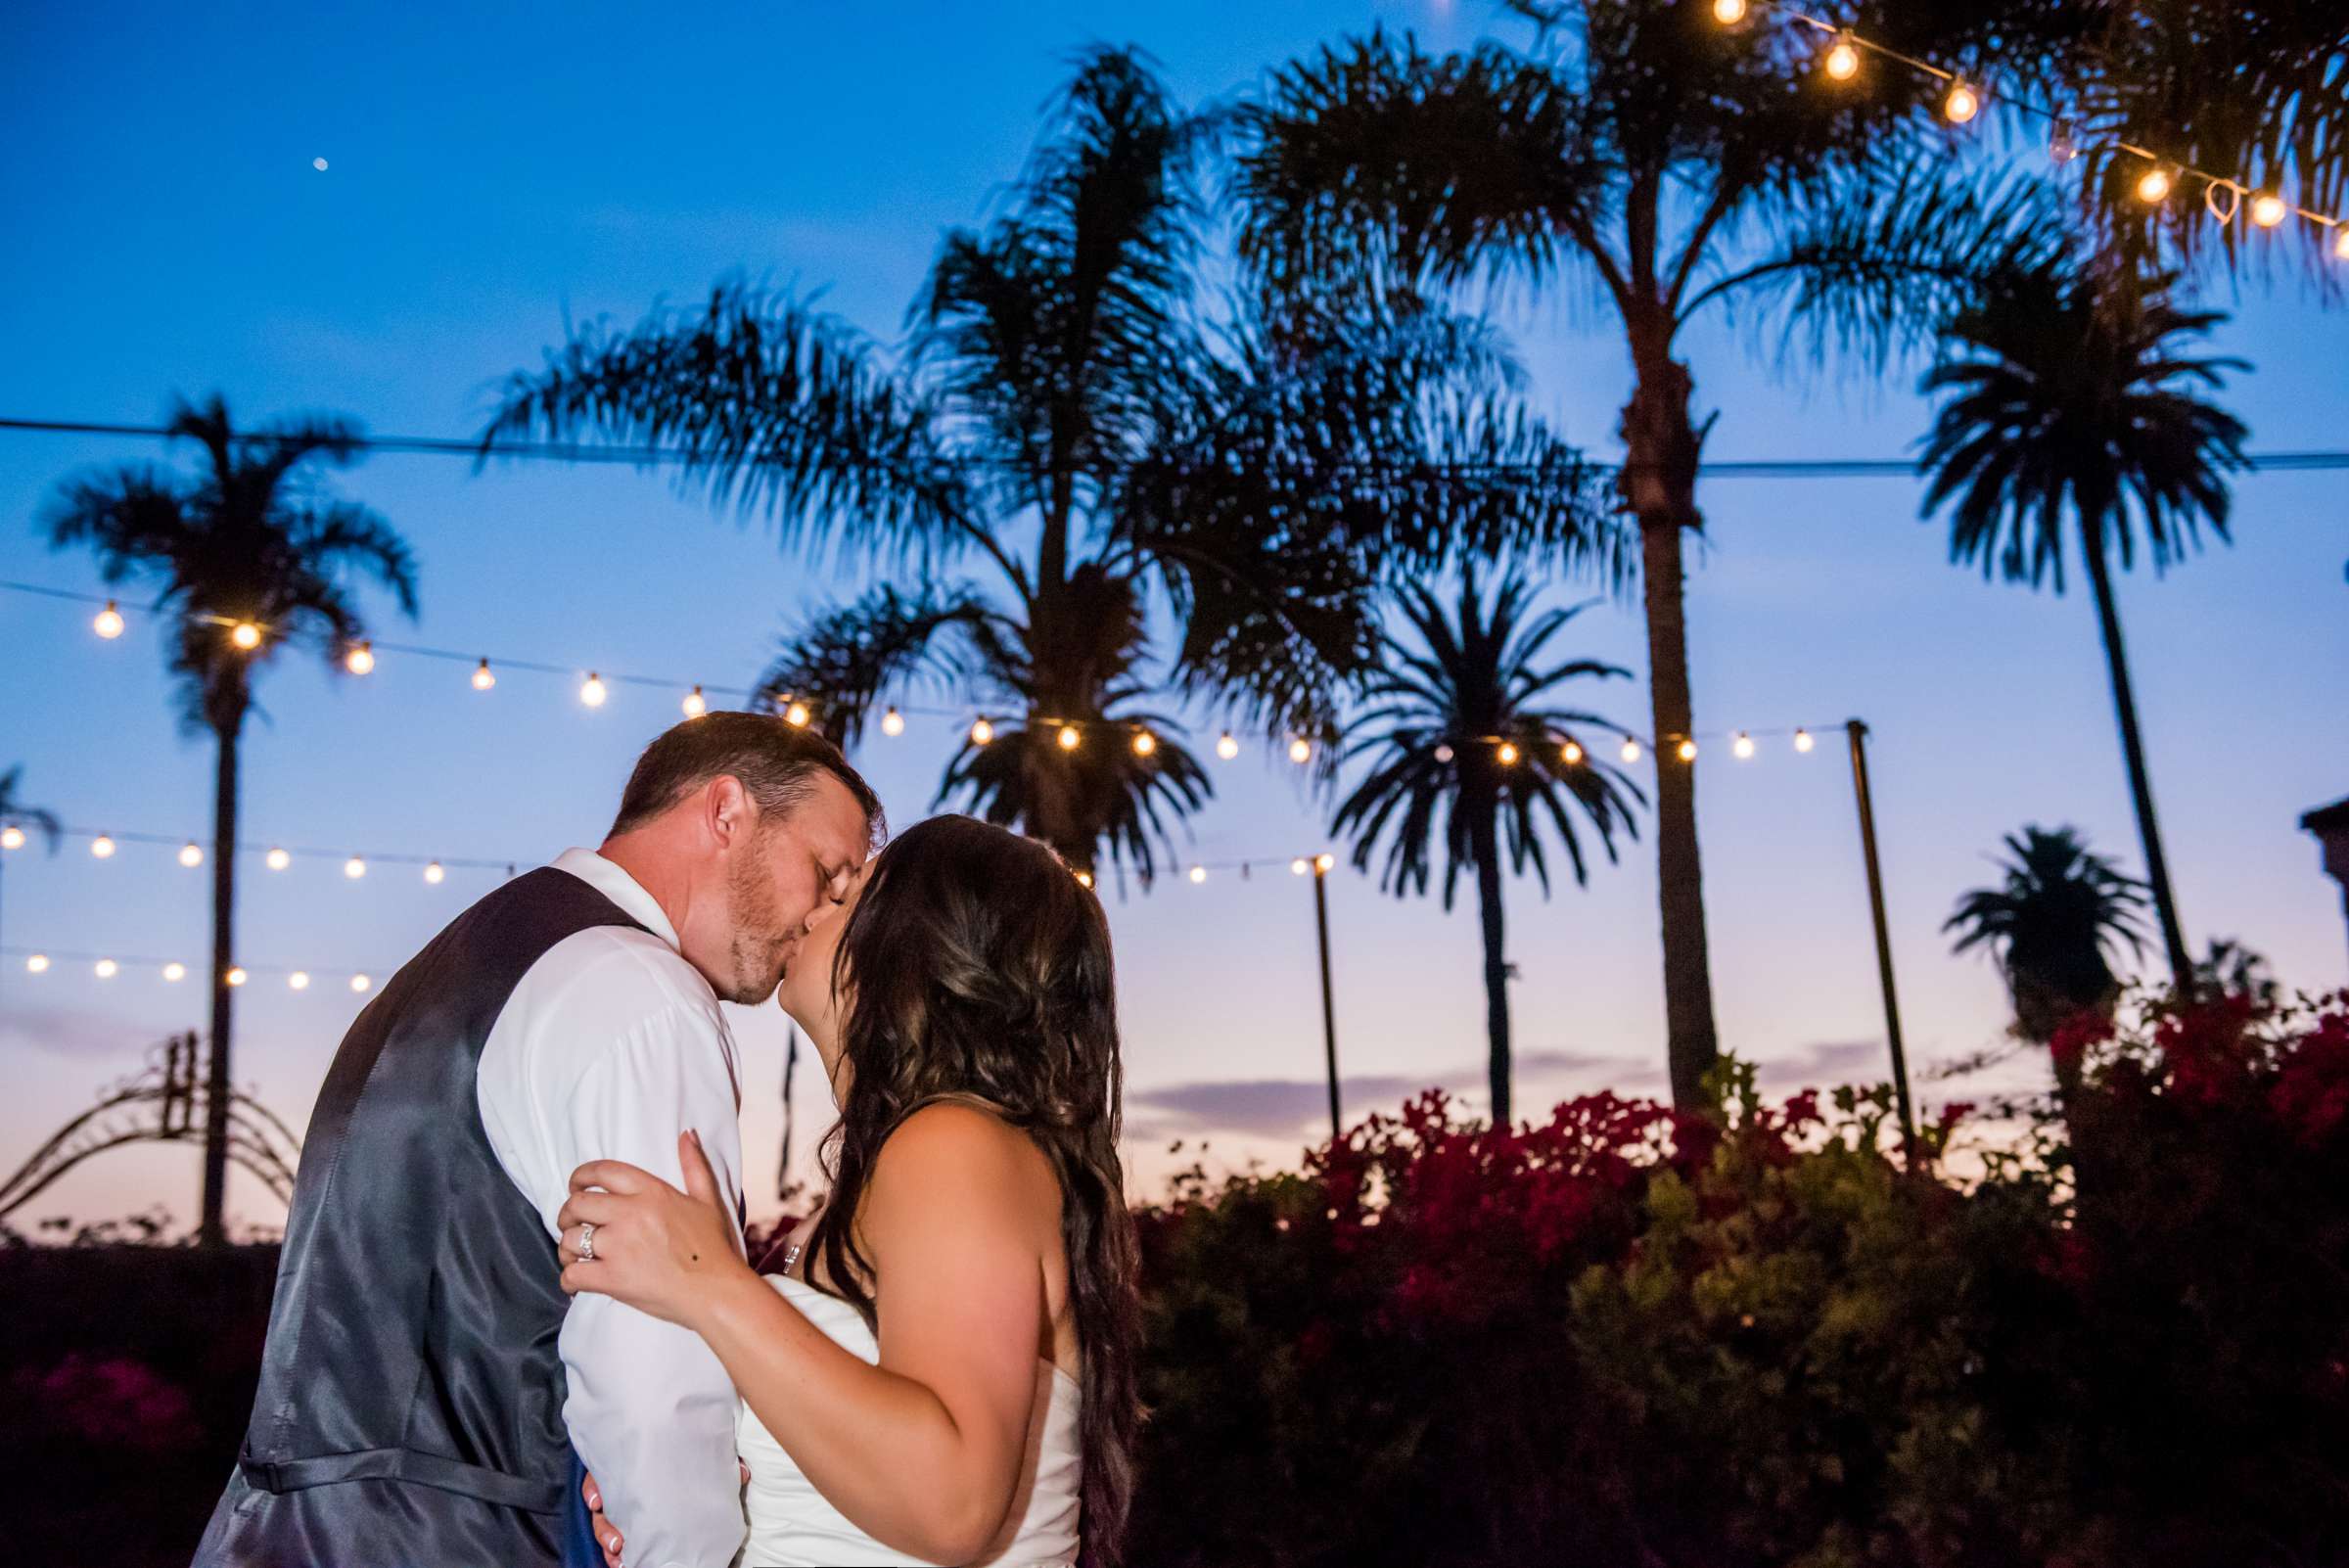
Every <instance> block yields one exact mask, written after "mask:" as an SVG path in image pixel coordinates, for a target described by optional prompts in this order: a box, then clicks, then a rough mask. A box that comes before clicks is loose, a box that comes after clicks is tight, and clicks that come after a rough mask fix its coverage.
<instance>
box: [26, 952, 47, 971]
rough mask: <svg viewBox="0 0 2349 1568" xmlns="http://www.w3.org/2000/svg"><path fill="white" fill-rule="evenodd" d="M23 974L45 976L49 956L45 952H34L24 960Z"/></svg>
mask: <svg viewBox="0 0 2349 1568" xmlns="http://www.w3.org/2000/svg"><path fill="white" fill-rule="evenodd" d="M24 972H25V973H26V974H28V975H45V974H47V973H48V972H49V955H48V954H47V953H45V952H36V953H34V954H33V955H32V956H31V957H29V958H27V959H25V960H24Z"/></svg>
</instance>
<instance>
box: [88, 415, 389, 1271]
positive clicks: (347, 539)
mask: <svg viewBox="0 0 2349 1568" xmlns="http://www.w3.org/2000/svg"><path fill="white" fill-rule="evenodd" d="M169 429H170V433H171V435H172V436H173V437H174V438H188V439H192V440H195V441H197V442H199V443H201V444H202V446H203V447H204V452H205V457H206V460H207V463H206V471H205V473H204V474H203V476H202V477H201V478H198V479H194V480H190V479H186V478H184V477H183V476H181V475H178V474H174V473H171V472H168V471H166V470H161V469H157V468H153V467H148V466H144V465H142V466H139V467H124V468H117V469H114V470H112V471H109V472H105V473H98V474H91V475H85V476H82V477H79V478H76V479H73V480H70V481H68V482H67V483H66V484H63V485H61V486H60V487H59V490H58V492H57V494H56V496H55V497H54V498H53V499H52V500H51V502H50V503H49V505H48V507H47V508H46V510H45V512H44V514H43V517H42V527H43V528H44V529H45V530H46V531H47V532H48V534H49V538H50V542H51V544H52V546H54V547H56V548H59V549H64V548H67V547H69V546H76V545H86V546H88V547H89V548H91V549H93V550H95V551H96V552H97V555H98V564H99V571H100V573H101V575H102V576H104V577H105V578H106V580H107V581H108V582H110V583H113V582H123V581H128V580H133V579H144V580H147V581H150V582H153V583H154V584H155V585H156V587H157V589H158V593H157V600H156V603H157V608H158V609H167V610H170V611H173V612H175V613H176V614H177V615H178V617H179V620H178V623H177V627H176V630H175V631H174V633H173V636H172V641H171V650H170V664H169V668H170V671H171V673H172V675H173V676H174V677H175V678H176V680H177V682H178V686H179V696H180V706H181V715H182V721H183V723H184V725H185V727H186V728H187V729H188V730H190V731H191V732H200V731H205V730H208V731H210V733H211V735H212V738H213V740H214V741H215V743H216V745H217V748H218V765H217V769H216V772H215V775H214V787H213V796H212V846H211V850H212V1028H211V1038H212V1052H211V1065H210V1072H209V1078H208V1084H207V1090H206V1111H205V1147H204V1218H203V1222H202V1227H201V1230H200V1234H201V1236H202V1238H203V1239H204V1240H205V1241H207V1242H215V1243H216V1242H218V1241H220V1240H221V1239H222V1235H223V1232H222V1228H221V1204H222V1199H223V1190H222V1189H223V1183H224V1181H225V1179H226V1176H227V1172H228V1108H229V1039H230V1008H229V1001H230V997H231V995H232V992H231V989H230V986H229V980H228V976H229V971H230V970H231V969H232V968H234V967H235V959H234V957H233V956H232V954H233V951H234V945H235V944H234V932H235V925H236V887H237V882H236V858H237V753H238V741H239V737H240V736H241V735H242V733H243V731H244V727H245V718H246V715H248V714H249V713H250V712H251V711H252V708H253V677H254V676H255V674H257V673H258V672H259V670H260V669H261V668H262V667H264V666H265V665H267V664H268V663H269V662H270V661H271V660H272V659H273V658H275V657H276V655H277V654H278V652H279V651H280V650H281V649H283V648H285V647H286V646H287V645H288V644H292V643H301V644H307V645H309V646H311V647H313V648H316V649H318V650H319V651H320V652H322V653H323V654H324V655H325V656H326V658H327V660H328V663H329V666H330V668H340V663H341V661H342V659H343V658H344V657H345V655H346V652H347V650H349V649H350V648H351V647H352V646H354V645H355V644H357V643H359V642H361V641H363V640H364V639H365V637H366V634H367V633H366V626H365V624H364V623H362V622H361V620H360V618H359V615H358V612H357V610H356V608H355V607H354V605H353V603H352V600H351V588H352V586H353V585H354V584H355V582H356V581H357V580H360V579H372V580H374V581H375V582H377V583H379V584H381V585H382V586H383V587H385V588H388V589H389V590H391V593H392V595H393V596H394V598H396V599H397V601H398V603H399V607H400V609H401V611H402V612H404V613H405V614H406V615H407V616H409V617H410V618H411V619H413V618H414V616H415V614H416V571H415V564H414V561H413V560H412V559H411V557H410V555H409V553H408V547H407V545H406V543H405V542H403V541H402V540H401V539H400V537H399V535H398V534H396V533H394V532H393V531H392V530H391V526H390V525H389V524H388V523H386V522H385V521H384V520H383V519H382V518H381V517H378V516H377V515H376V514H375V513H374V512H372V511H370V510H368V509H367V508H366V507H364V506H360V505H358V504H357V503H355V502H351V501H340V500H336V499H334V498H333V497H332V496H330V495H327V494H325V493H324V492H323V491H322V490H321V489H320V488H319V487H318V486H317V485H316V484H313V483H311V481H310V479H309V471H310V469H312V468H314V467H315V466H316V465H317V464H320V463H326V464H333V465H334V466H336V467H343V466H345V465H347V464H349V463H350V462H351V461H352V460H353V459H354V458H355V457H356V456H357V455H358V451H359V435H358V432H357V431H356V430H355V429H354V428H353V427H352V426H351V425H350V424H348V423H347V422H345V421H344V420H340V419H333V418H323V419H306V420H298V421H292V422H287V423H283V424H278V425H273V426H270V427H267V428H265V429H262V430H257V431H239V430H237V429H236V427H235V426H234V425H233V424H232V423H231V422H230V420H229V415H228V407H227V405H226V404H225V403H224V402H222V401H221V399H220V398H219V397H218V396H214V397H212V398H211V399H210V401H208V402H207V403H205V404H204V405H203V406H202V407H197V406H194V405H191V404H189V403H186V402H181V403H179V404H178V405H177V406H176V408H175V409H174V410H173V413H172V416H171V420H170V426H169Z"/></svg>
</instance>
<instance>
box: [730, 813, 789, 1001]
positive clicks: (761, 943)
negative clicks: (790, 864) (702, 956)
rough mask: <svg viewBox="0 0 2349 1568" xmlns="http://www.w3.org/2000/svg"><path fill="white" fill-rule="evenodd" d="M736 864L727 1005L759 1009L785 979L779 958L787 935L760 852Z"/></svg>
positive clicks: (732, 875)
mask: <svg viewBox="0 0 2349 1568" xmlns="http://www.w3.org/2000/svg"><path fill="white" fill-rule="evenodd" d="M762 849H763V846H754V848H753V851H752V853H750V854H749V855H746V856H745V857H744V858H743V859H741V860H740V861H738V862H736V863H735V865H734V867H733V869H732V870H731V871H729V872H728V873H727V874H726V903H727V909H726V916H727V921H728V923H729V925H730V926H731V927H732V939H731V941H730V942H729V943H728V945H727V953H726V955H727V958H728V960H729V962H728V965H727V967H728V969H729V970H730V971H731V973H730V974H729V975H728V976H727V979H728V981H729V983H730V984H729V988H728V991H727V992H726V994H725V1000H727V1001H730V1002H734V1003H736V1004H738V1005H740V1006H744V1007H756V1006H758V1005H759V1004H760V1003H761V1002H763V1001H765V1000H766V999H767V997H769V996H771V995H773V994H774V992H775V987H776V986H777V985H778V984H780V983H781V981H782V978H783V973H782V965H781V961H780V959H779V957H778V954H780V953H781V951H782V949H783V945H784V944H785V943H786V941H788V940H789V933H787V932H786V931H784V930H783V929H782V923H781V921H780V920H778V919H777V918H776V914H775V893H774V885H773V884H772V883H771V882H769V881H768V880H767V878H766V876H765V874H764V867H763V865H762V864H761V863H760V862H761V858H762V857H761V854H760V850H762Z"/></svg>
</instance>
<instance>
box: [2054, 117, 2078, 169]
mask: <svg viewBox="0 0 2349 1568" xmlns="http://www.w3.org/2000/svg"><path fill="white" fill-rule="evenodd" d="M2079 156H2080V140H2079V137H2078V136H2076V135H2075V134H2074V133H2073V131H2072V122H2071V121H2070V120H2068V119H2059V120H2057V121H2056V122H2055V129H2054V130H2053V132H2051V133H2050V135H2049V137H2048V157H2049V158H2050V159H2052V160H2054V161H2056V162H2058V163H2068V162H2070V161H2072V160H2073V159H2075V158H2078V157H2079Z"/></svg>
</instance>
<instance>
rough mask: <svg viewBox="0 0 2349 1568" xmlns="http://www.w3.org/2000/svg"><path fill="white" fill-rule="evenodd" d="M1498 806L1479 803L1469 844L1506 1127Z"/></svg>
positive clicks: (1497, 1109)
mask: <svg viewBox="0 0 2349 1568" xmlns="http://www.w3.org/2000/svg"><path fill="white" fill-rule="evenodd" d="M1496 809H1497V807H1496V805H1495V803H1493V802H1491V801H1484V802H1479V803H1477V805H1476V806H1475V807H1474V808H1473V812H1472V819H1471V821H1470V824H1469V829H1468V833H1469V843H1470V847H1471V850H1472V853H1474V854H1475V855H1476V910H1477V914H1478V916H1479V918H1480V919H1481V921H1482V923H1483V925H1484V932H1485V1031H1486V1034H1487V1036H1488V1037H1489V1039H1490V1043H1491V1049H1492V1055H1491V1058H1490V1062H1489V1065H1488V1068H1487V1072H1488V1075H1489V1077H1490V1078H1491V1080H1492V1090H1493V1127H1494V1130H1496V1131H1506V1130H1508V1129H1509V1128H1511V1127H1513V1126H1515V1117H1514V1113H1513V1110H1512V1107H1511V1105H1510V1103H1509V962H1508V956H1507V947H1506V945H1504V943H1503V940H1502V931H1501V921H1502V913H1501V905H1500V844H1499V834H1497V832H1496V831H1495V830H1494V826H1493V816H1494V812H1495V811H1496Z"/></svg>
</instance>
